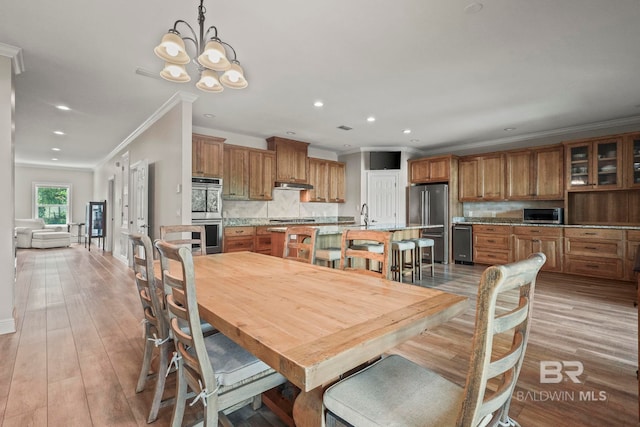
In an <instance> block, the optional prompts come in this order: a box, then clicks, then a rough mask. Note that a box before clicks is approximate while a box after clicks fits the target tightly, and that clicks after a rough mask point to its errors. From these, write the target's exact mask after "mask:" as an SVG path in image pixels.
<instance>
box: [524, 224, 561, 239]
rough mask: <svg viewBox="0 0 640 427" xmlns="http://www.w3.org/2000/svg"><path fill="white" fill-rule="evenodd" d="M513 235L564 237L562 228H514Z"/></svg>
mask: <svg viewBox="0 0 640 427" xmlns="http://www.w3.org/2000/svg"><path fill="white" fill-rule="evenodd" d="M513 234H517V235H519V236H531V237H536V236H538V237H562V228H560V227H522V226H516V227H513Z"/></svg>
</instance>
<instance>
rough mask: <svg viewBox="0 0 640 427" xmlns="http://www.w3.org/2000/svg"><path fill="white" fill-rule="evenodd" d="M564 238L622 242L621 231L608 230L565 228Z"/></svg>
mask: <svg viewBox="0 0 640 427" xmlns="http://www.w3.org/2000/svg"><path fill="white" fill-rule="evenodd" d="M564 237H583V238H589V239H613V240H622V237H623V231H622V230H611V229H608V228H565V230H564Z"/></svg>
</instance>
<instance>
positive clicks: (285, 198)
mask: <svg viewBox="0 0 640 427" xmlns="http://www.w3.org/2000/svg"><path fill="white" fill-rule="evenodd" d="M222 216H223V217H225V218H307V217H327V216H336V217H337V216H338V205H337V204H336V203H302V202H300V192H299V191H294V190H282V189H278V188H274V189H273V200H271V201H268V202H262V201H239V200H238V201H237V200H225V201H224V203H223V205H222Z"/></svg>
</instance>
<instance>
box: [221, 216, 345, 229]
mask: <svg viewBox="0 0 640 427" xmlns="http://www.w3.org/2000/svg"><path fill="white" fill-rule="evenodd" d="M328 224H331V225H339V224H355V219H354V218H353V217H352V216H327V217H313V218H312V217H308V218H223V219H222V225H223V226H224V227H247V226H264V225H273V226H274V227H278V226H281V225H328Z"/></svg>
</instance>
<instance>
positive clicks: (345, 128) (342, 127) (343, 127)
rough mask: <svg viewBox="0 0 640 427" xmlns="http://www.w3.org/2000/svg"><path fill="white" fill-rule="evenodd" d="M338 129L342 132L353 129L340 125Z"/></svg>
mask: <svg viewBox="0 0 640 427" xmlns="http://www.w3.org/2000/svg"><path fill="white" fill-rule="evenodd" d="M338 129H342V130H351V129H353V128H350V127H349V126H345V125H342V126H338Z"/></svg>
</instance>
